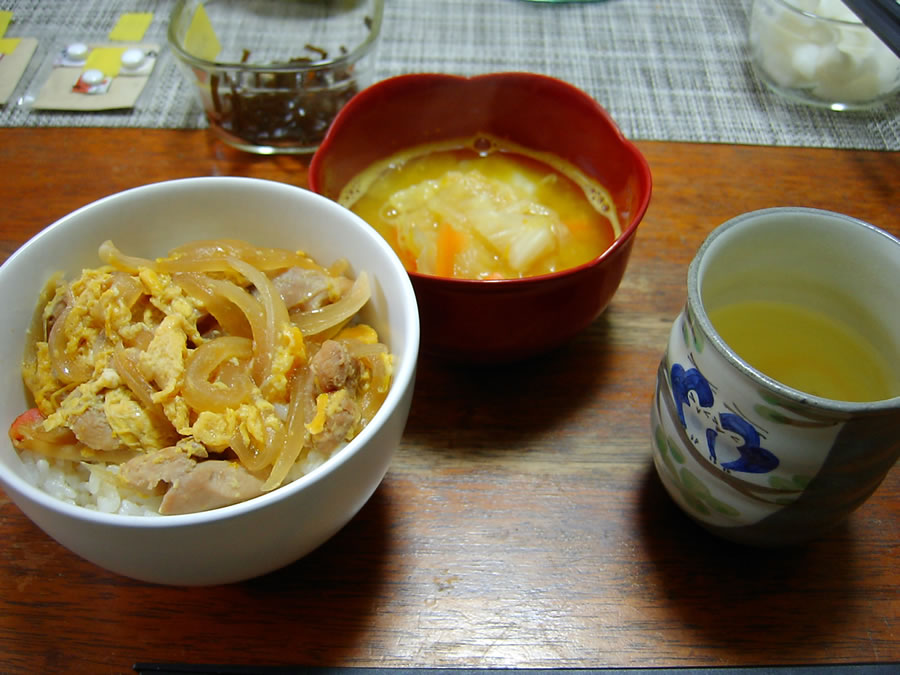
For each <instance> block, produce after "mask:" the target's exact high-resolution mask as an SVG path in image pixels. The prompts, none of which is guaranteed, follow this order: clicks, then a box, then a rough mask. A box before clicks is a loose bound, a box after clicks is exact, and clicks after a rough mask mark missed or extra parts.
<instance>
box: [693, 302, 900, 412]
mask: <svg viewBox="0 0 900 675" xmlns="http://www.w3.org/2000/svg"><path fill="white" fill-rule="evenodd" d="M709 318H710V320H711V321H712V323H713V326H715V328H716V331H718V333H719V335H721V336H722V338H723V339H724V340H725V342H726V343H728V345H729V346H730V347H731V348H732V349H734V351H735V352H736V353H737V354H738V355H739V356H740V357H741V358H742V359H744V360H745V361H746V362H747V363H749V364H750V365H751V366H753V367H754V368H756V369H757V370H759V371H761V372H763V373H765V374H766V375H768V376H769V377H771V378H772V379H775V380H778V381H779V382H781V383H782V384H786V385H788V386H789V387H793V388H794V389H798V390H800V391H803V392H806V393H807V394H813V395H814V396H820V397H823V398H829V399H833V400H838V401H856V402H859V401H879V400H883V399H887V398H892V397H893V396H897V395H900V384H898V376H897V375H896V374H892V373H891V368H890V364H889V363H888V362H887V360H886V359H885V358H884V357H882V355H881V354H880V353H879V352H878V350H877V349H876V348H875V346H874V345H872V344H870V342H869V341H868V340H866V339H865V338H864V337H863V336H862V335H861V334H860V333H859V332H858V331H856V330H855V329H854V328H853V327H851V326H850V325H848V324H845V323H843V322H841V321H838V320H836V319H834V318H832V317H830V316H828V315H826V314H825V313H823V312H819V311H816V310H811V309H808V308H805V307H801V306H799V305H794V304H789V303H783V302H773V301H752V302H739V303H734V304H731V305H726V306H724V307H721V308H718V309H715V310H712V311H710V312H709Z"/></svg>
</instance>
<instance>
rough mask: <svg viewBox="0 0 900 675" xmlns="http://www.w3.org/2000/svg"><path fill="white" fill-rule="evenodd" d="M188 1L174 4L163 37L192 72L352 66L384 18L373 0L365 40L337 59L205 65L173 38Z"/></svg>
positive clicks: (293, 70) (378, 3)
mask: <svg viewBox="0 0 900 675" xmlns="http://www.w3.org/2000/svg"><path fill="white" fill-rule="evenodd" d="M189 1H190V0H178V2H177V3H176V4H175V6H174V7H173V9H172V12H171V13H170V14H169V25H168V27H167V29H166V37H167V39H168V42H169V46H170V47H171V48H172V50H173V51H174V52H175V55H176V56H177V57H178V58H179V59H181V60H182V61H184V62H185V63H187V64H188V65H190V66H192V67H194V68H202V69H203V70H241V71H247V72H253V73H272V72H276V73H277V72H291V73H296V72H303V73H305V72H315V71H319V70H323V69H326V68H335V67H337V66H342V65H347V64H352V63H356V62H357V61H359V60H360V59H361V58H362V57H363V56H365V55H366V54H368V53H369V52H370V51H371V50H372V48H373V47H374V46H375V42H376V41H377V40H378V36H379V35H380V34H381V23H382V18H383V16H384V0H373V2H372V5H373V12H372V17H371V19H372V23H371V26H370V27H369V32H368V34H367V35H366V39H365V40H363V41H362V42H361V43H359V45H357V46H356V47H354V48H353V49H352V50H350V51H348V52H346V53H344V54H341V55H340V56H337V57H334V58H328V59H320V60H318V61H309V62H308V63H270V64H252V63H238V62H234V61H209V60H207V59H203V58H200V57H199V56H194V55H193V54H191V53H190V52H188V51H185V49H184V48H183V47H182V46H181V41H180V40H179V39H178V38H177V37H176V35H175V25H176V23H177V22H176V18H178V17H179V16H180V15H181V13H182V12H183V11H184V10H185V9H186V5H187V4H188V2H189Z"/></svg>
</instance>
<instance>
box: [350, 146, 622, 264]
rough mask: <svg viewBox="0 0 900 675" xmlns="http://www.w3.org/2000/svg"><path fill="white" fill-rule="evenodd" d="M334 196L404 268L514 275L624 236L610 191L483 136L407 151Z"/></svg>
mask: <svg viewBox="0 0 900 675" xmlns="http://www.w3.org/2000/svg"><path fill="white" fill-rule="evenodd" d="M338 201H339V202H340V203H341V204H342V205H343V206H346V207H347V208H349V209H351V210H352V211H354V212H355V213H357V214H358V215H359V216H361V217H362V218H363V220H365V221H366V222H368V223H369V224H370V225H372V226H373V227H374V228H375V229H376V230H377V231H378V232H379V233H380V234H381V235H382V236H383V237H384V238H385V239H386V240H387V241H388V242H389V243H390V244H391V246H392V247H393V248H394V250H395V251H396V252H397V254H398V255H399V256H400V259H401V260H402V261H403V263H404V265H405V266H406V269H407V270H409V271H411V272H419V273H421V274H429V275H434V276H441V277H456V278H461V279H515V278H520V277H529V276H537V275H541V274H549V273H552V272H557V271H559V270H563V269H568V268H570V267H576V266H578V265H581V264H583V263H586V262H588V261H590V260H593V259H594V258H596V257H597V256H599V255H601V254H602V253H603V252H604V251H605V250H606V249H607V248H609V246H610V244H612V243H613V241H615V239H616V238H617V237H618V236H619V235H620V234H621V227H620V225H619V221H618V216H617V214H616V210H615V206H614V204H613V200H612V197H611V196H610V195H609V193H608V192H607V190H606V189H605V188H604V187H603V186H602V185H600V184H599V183H597V182H596V181H593V180H590V179H589V178H587V177H586V176H585V175H584V174H583V173H581V172H580V171H578V170H577V169H575V168H574V167H573V166H571V165H569V164H567V163H565V162H563V161H561V160H560V159H558V158H556V157H553V156H551V155H548V154H546V153H536V152H531V151H529V150H527V149H525V148H522V147H520V146H517V145H514V144H511V143H507V142H506V141H500V140H499V139H496V138H494V137H492V136H489V135H486V134H480V135H478V136H475V137H473V138H470V139H461V140H455V141H450V142H445V143H441V144H432V145H426V146H421V147H416V148H412V149H409V150H406V151H404V152H402V153H400V154H398V155H395V156H393V157H390V158H388V159H386V160H384V161H381V162H378V163H377V164H375V165H373V166H371V167H369V168H368V169H366V170H365V171H363V172H362V173H361V174H359V175H358V176H356V177H355V178H354V179H353V180H352V181H350V182H349V183H348V184H347V186H346V187H345V188H344V190H343V191H342V192H341V194H340V196H339V198H338Z"/></svg>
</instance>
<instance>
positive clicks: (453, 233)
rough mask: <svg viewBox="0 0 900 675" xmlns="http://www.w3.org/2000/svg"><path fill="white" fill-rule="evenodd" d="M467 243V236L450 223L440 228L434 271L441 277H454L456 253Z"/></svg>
mask: <svg viewBox="0 0 900 675" xmlns="http://www.w3.org/2000/svg"><path fill="white" fill-rule="evenodd" d="M465 245H466V237H465V235H464V234H463V233H461V232H459V231H458V230H456V229H455V228H454V227H453V226H452V225H450V224H449V223H441V226H440V227H439V228H438V239H437V252H436V255H435V261H434V273H435V274H436V275H437V276H439V277H452V276H453V268H454V263H455V262H456V254H457V253H459V252H460V251H461V250H462V249H463V247H464V246H465Z"/></svg>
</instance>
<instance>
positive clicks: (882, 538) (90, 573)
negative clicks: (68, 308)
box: [0, 129, 900, 673]
mask: <svg viewBox="0 0 900 675" xmlns="http://www.w3.org/2000/svg"><path fill="white" fill-rule="evenodd" d="M638 146H639V147H640V149H641V150H642V151H643V153H644V154H645V155H646V157H647V159H648V161H649V162H650V166H651V169H652V172H653V177H654V193H653V199H652V202H651V205H650V208H649V210H648V212H647V215H646V217H645V219H644V221H643V223H642V225H641V228H640V230H639V232H638V236H637V241H636V244H635V247H634V253H633V256H632V259H631V263H630V266H629V269H628V272H627V273H626V277H625V280H624V282H623V283H622V286H621V288H620V290H619V292H618V294H617V295H616V297H615V298H614V300H613V303H612V305H611V306H610V308H609V309H608V311H607V312H606V313H605V314H604V315H603V316H602V317H601V318H599V319H598V320H597V321H596V322H595V323H594V324H593V325H592V326H591V327H590V328H589V329H588V330H586V331H585V332H584V333H582V334H581V335H579V336H578V337H577V338H575V339H574V340H573V341H572V342H571V343H569V344H567V345H566V346H564V347H563V348H560V349H559V350H557V351H555V352H554V353H551V354H548V355H546V356H543V357H540V358H537V359H534V360H532V361H529V362H526V363H522V364H518V365H515V366H506V367H502V368H484V367H480V368H459V367H449V366H447V365H445V364H442V363H440V362H436V361H433V360H429V359H427V358H423V359H422V360H421V362H420V368H419V376H418V382H417V389H416V394H415V399H414V402H413V408H412V411H411V415H410V418H409V424H408V427H407V431H406V435H405V437H404V441H403V444H402V445H401V447H400V448H399V449H398V451H397V454H396V458H395V461H394V463H393V465H392V467H391V469H390V471H389V472H388V475H387V477H386V478H385V480H384V482H383V484H382V485H381V487H380V488H379V489H378V491H377V492H376V493H375V495H374V496H373V498H372V499H371V500H370V502H369V503H368V504H367V505H366V506H365V507H364V508H363V510H362V511H361V512H360V513H359V514H358V516H357V517H356V518H355V519H354V520H353V521H351V523H350V524H349V525H347V526H346V528H344V529H343V530H342V531H341V532H340V533H338V534H337V535H336V536H335V537H334V538H333V539H332V540H330V541H329V542H327V543H326V544H325V545H324V546H322V547H321V548H320V549H319V550H317V551H315V552H314V553H312V554H311V555H309V556H308V557H306V558H305V559H303V560H301V561H299V562H297V563H295V564H294V565H291V566H290V567H287V568H285V569H283V570H281V571H279V572H276V573H273V574H271V575H268V576H266V577H263V578H260V579H256V580H253V581H249V582H245V583H241V584H235V585H231V586H223V587H212V588H194V589H179V588H167V587H159V586H153V585H148V584H143V583H139V582H135V581H131V580H128V579H125V578H121V577H118V576H116V575H113V574H110V573H107V572H105V571H104V570H102V569H99V568H97V567H95V566H94V565H92V564H90V563H88V562H85V561H83V560H81V559H79V558H77V557H75V556H74V555H72V554H70V553H69V552H68V551H66V550H65V549H63V548H62V547H61V546H59V545H58V544H57V543H56V542H54V541H53V540H51V539H49V538H48V537H47V536H46V535H44V534H43V532H41V531H40V530H39V529H37V528H36V527H35V526H34V525H32V524H31V522H30V521H29V520H28V519H27V518H26V517H25V516H23V515H22V513H21V512H20V511H19V510H18V508H17V507H16V506H15V505H13V504H12V503H11V502H9V501H8V500H7V499H6V498H5V497H4V496H3V495H2V493H0V542H2V545H0V672H3V673H51V672H60V673H62V672H65V673H127V672H130V671H131V668H132V664H133V663H135V662H142V661H143V662H147V661H168V662H172V661H182V662H194V663H199V662H207V663H244V664H247V663H253V664H282V665H285V664H287V665H306V666H395V667H402V666H421V667H426V666H427V667H478V666H485V667H487V666H491V667H567V668H571V667H582V668H588V667H602V666H615V667H628V666H643V667H650V666H697V667H700V666H728V665H779V664H782V665H783V664H803V663H807V664H826V663H837V664H848V663H857V662H878V663H886V662H892V661H900V591H898V588H900V554H898V540H900V470H898V469H897V468H896V467H895V468H894V470H893V471H892V472H891V473H890V475H889V476H888V477H887V479H886V480H885V482H884V483H883V484H882V485H881V487H880V488H879V490H878V491H877V492H876V493H875V495H874V496H873V497H872V498H871V499H870V501H869V502H868V503H866V504H865V505H864V506H863V508H862V509H861V510H859V511H857V512H856V513H855V514H854V515H853V516H852V517H851V518H850V519H849V520H848V521H847V522H846V523H845V524H844V525H842V526H841V527H839V528H838V529H837V530H835V531H834V532H832V533H831V534H830V535H828V536H826V537H825V538H823V539H821V540H818V541H816V542H813V543H812V544H809V545H807V546H805V547H800V548H792V549H782V550H756V549H746V548H741V547H738V546H735V545H730V544H727V543H724V542H722V541H719V540H716V539H714V538H712V537H711V536H710V535H708V534H707V533H706V532H705V531H704V530H702V529H700V528H699V527H697V526H696V525H694V524H693V523H692V522H691V521H689V520H688V519H687V518H686V517H685V516H684V515H682V513H681V512H680V511H679V510H678V509H677V508H676V507H675V506H674V504H673V502H672V501H671V500H670V499H669V497H668V495H667V494H666V493H665V492H664V490H663V488H662V487H661V485H660V483H659V480H658V479H657V477H656V475H655V473H654V470H653V467H652V462H651V459H650V436H649V407H650V401H651V397H652V393H653V387H654V381H655V374H656V368H657V365H658V363H659V359H660V357H661V355H662V350H663V348H664V345H665V342H666V339H667V335H668V331H669V327H670V324H671V321H672V319H673V318H674V317H675V316H676V315H677V313H678V312H679V311H680V309H681V306H682V304H683V302H684V299H685V275H686V270H687V265H688V263H689V261H690V260H691V258H692V257H693V255H694V252H695V251H696V249H697V247H698V246H699V245H700V243H701V241H702V240H703V238H704V237H705V236H706V234H707V233H708V232H709V231H710V230H712V229H713V228H714V227H715V226H716V225H718V224H719V223H721V222H723V221H724V220H727V219H728V218H730V217H732V216H735V215H737V214H739V213H742V212H745V211H750V210H754V209H759V208H764V207H770V206H777V205H803V206H813V207H819V208H825V209H832V210H836V211H841V212H844V213H847V214H849V215H852V216H856V217H859V218H862V219H864V220H867V221H869V222H871V223H873V224H875V225H877V226H880V227H882V228H885V229H887V230H889V231H892V232H893V233H894V234H898V235H900V217H898V216H900V210H898V199H897V188H898V185H900V155H898V154H896V153H877V152H857V151H835V150H815V149H795V148H769V147H741V146H725V145H692V144H679V143H657V142H642V143H638ZM306 164H307V159H305V158H290V157H269V158H263V157H253V156H249V155H245V154H240V153H237V152H235V151H232V150H230V149H228V148H226V147H224V146H222V145H221V144H219V143H217V142H215V141H212V140H210V138H209V137H208V135H207V134H206V132H203V131H164V130H156V131H151V130H143V129H142V130H109V129H0V166H2V168H3V181H2V184H0V203H2V213H3V216H2V218H0V246H2V258H3V259H5V257H6V256H8V255H9V254H10V253H11V252H12V251H14V250H15V249H16V248H17V247H18V246H19V245H21V244H22V243H23V242H24V241H25V240H26V239H27V238H28V237H30V236H31V235H33V234H35V233H36V232H38V231H39V230H41V229H42V228H43V227H45V226H46V225H48V224H50V223H51V222H53V221H54V220H56V219H57V218H59V217H61V216H63V215H65V214H66V213H68V212H69V211H71V210H73V209H75V208H77V207H79V206H82V205H84V204H86V203H88V202H90V201H93V200H95V199H98V198H100V197H103V196H105V195H108V194H110V193H113V192H116V191H119V190H123V189H126V188H130V187H135V186H138V185H141V184H145V183H149V182H155V181H160V180H165V179H171V178H178V177H185V176H199V175H203V176H206V175H245V176H258V177H262V178H269V179H274V180H280V181H285V182H288V183H293V184H297V185H305V181H306ZM798 254H799V252H798ZM886 311H897V308H886ZM6 365H7V367H15V364H6Z"/></svg>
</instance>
